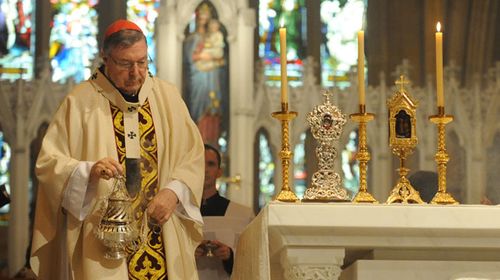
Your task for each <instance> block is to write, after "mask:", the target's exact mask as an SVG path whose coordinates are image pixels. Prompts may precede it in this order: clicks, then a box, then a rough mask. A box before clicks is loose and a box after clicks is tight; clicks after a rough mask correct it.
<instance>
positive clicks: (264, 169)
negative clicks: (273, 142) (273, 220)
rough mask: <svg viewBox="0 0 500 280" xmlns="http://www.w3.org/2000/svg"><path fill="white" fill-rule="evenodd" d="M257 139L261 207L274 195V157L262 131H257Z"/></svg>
mask: <svg viewBox="0 0 500 280" xmlns="http://www.w3.org/2000/svg"><path fill="white" fill-rule="evenodd" d="M257 141H258V151H257V152H258V160H257V164H258V166H257V171H258V181H257V186H258V194H257V195H258V198H257V199H258V207H259V209H261V208H262V207H264V206H265V205H266V204H267V203H268V202H269V201H271V199H272V197H273V196H274V190H275V186H274V171H275V166H274V158H273V155H272V153H271V148H270V147H269V140H268V138H267V134H266V133H265V132H264V131H262V130H261V131H259V133H258V134H257Z"/></svg>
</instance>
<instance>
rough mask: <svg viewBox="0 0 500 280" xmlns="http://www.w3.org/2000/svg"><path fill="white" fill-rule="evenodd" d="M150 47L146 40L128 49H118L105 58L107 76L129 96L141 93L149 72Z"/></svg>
mask: <svg viewBox="0 0 500 280" xmlns="http://www.w3.org/2000/svg"><path fill="white" fill-rule="evenodd" d="M147 51H148V47H147V45H146V42H145V41H144V40H140V41H137V42H136V43H135V44H133V45H132V46H130V47H128V48H120V47H117V48H115V49H113V50H112V51H111V53H110V54H109V55H107V56H105V57H104V63H105V67H106V75H107V76H108V78H109V79H110V80H111V81H112V82H113V84H114V85H115V86H116V87H117V88H118V89H119V90H120V91H122V92H123V93H125V94H127V95H135V94H137V93H138V92H139V90H140V88H141V86H142V84H143V83H144V80H145V79H146V75H147V72H148V53H147Z"/></svg>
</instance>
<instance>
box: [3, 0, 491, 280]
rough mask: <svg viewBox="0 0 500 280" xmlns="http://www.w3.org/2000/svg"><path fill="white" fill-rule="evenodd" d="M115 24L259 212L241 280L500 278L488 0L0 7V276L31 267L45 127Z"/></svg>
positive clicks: (12, 0) (246, 243)
mask: <svg viewBox="0 0 500 280" xmlns="http://www.w3.org/2000/svg"><path fill="white" fill-rule="evenodd" d="M121 18H127V19H129V20H131V21H134V22H136V23H137V24H138V25H139V26H140V27H141V29H142V30H143V32H144V34H145V35H146V39H147V43H148V55H149V59H150V62H149V71H150V73H151V74H152V75H155V76H158V77H159V78H161V79H163V80H166V81H169V82H171V83H173V84H174V85H176V86H177V87H178V89H179V91H180V93H181V94H182V97H183V98H184V100H185V102H186V105H187V107H188V110H189V112H190V114H191V116H192V118H193V120H194V122H195V123H196V124H197V125H198V127H199V129H200V133H201V135H202V138H203V140H204V141H205V142H206V143H210V144H212V145H214V146H216V147H217V148H218V149H219V150H220V151H221V153H222V157H223V160H222V163H223V168H224V175H223V177H222V178H220V180H219V193H220V194H221V195H223V196H225V197H227V198H229V199H231V200H232V201H236V202H238V203H241V204H243V205H245V206H248V207H251V208H252V209H253V210H254V212H255V214H256V215H257V218H256V220H255V222H254V223H252V224H251V226H252V227H249V228H247V230H246V231H245V232H244V233H242V235H241V239H240V245H241V248H238V250H248V252H251V253H248V254H247V255H244V256H243V255H242V256H241V261H242V262H243V261H248V262H247V264H249V265H248V266H247V267H244V265H243V264H241V263H238V260H237V261H236V263H235V271H236V273H237V275H236V276H235V277H234V278H235V279H346V280H347V279H500V257H499V256H500V245H499V244H500V242H498V241H500V222H497V220H499V219H498V218H497V217H498V216H495V215H496V214H500V212H499V211H500V208H498V205H500V185H499V183H498V182H500V172H499V171H500V167H499V166H500V122H499V121H498V120H500V1H498V0H454V1H446V0H183V1H177V0H127V1H104V0H100V1H99V0H87V1H85V0H70V1H67V0H66V1H62V0H60V1H48V0H47V1H32V0H0V104H1V106H0V186H3V188H4V189H5V191H6V192H7V193H8V195H9V197H10V203H7V204H6V205H5V206H3V207H1V206H0V279H3V278H2V277H5V279H11V278H9V277H14V276H15V275H16V274H17V273H18V272H19V271H20V270H21V269H22V268H23V267H25V265H26V252H27V250H29V249H28V246H29V243H30V232H31V229H30V228H31V219H32V215H33V211H34V210H33V204H34V198H35V196H36V186H37V179H36V176H35V175H34V164H35V162H36V158H37V153H38V151H39V150H40V146H41V142H42V139H43V136H44V132H45V130H46V129H47V126H48V124H49V123H50V120H51V118H52V116H53V114H54V112H55V111H56V110H57V108H58V106H59V104H60V102H61V100H62V99H63V98H64V96H65V95H66V94H67V93H68V92H70V90H71V89H72V88H73V87H75V85H77V84H78V83H79V82H81V81H83V80H86V79H88V78H89V77H90V75H91V73H92V71H93V69H95V68H96V67H98V66H99V65H100V64H101V60H100V57H99V48H100V46H101V43H102V42H101V39H102V37H103V34H104V31H105V29H106V27H107V26H108V25H109V24H110V23H112V22H114V21H115V20H117V19H121ZM438 22H439V28H440V30H437V24H438ZM200 26H203V28H200ZM280 30H284V33H285V34H286V35H285V36H283V35H281V34H280ZM361 30H363V33H361V32H360V31H361ZM199 38H202V39H199ZM438 38H439V39H438ZM200 40H203V41H202V42H201V43H200ZM360 43H363V44H360ZM438 45H439V47H440V48H441V50H439V48H438ZM360 46H361V47H360ZM282 47H283V48H282ZM203 55H206V56H209V57H210V58H209V59H205V60H203V59H200V60H196V59H194V58H195V57H198V56H200V57H202V56H203ZM361 57H362V58H363V60H362V62H363V64H360V61H361ZM440 60H441V64H440V63H439V62H440ZM283 68H285V69H286V71H285V72H284V74H283ZM284 104H286V106H284ZM322 105H324V106H326V107H328V109H324V108H326V107H324V106H323V107H321V106H322ZM318 110H319V111H321V110H333V111H334V112H335V114H334V123H333V124H334V125H332V120H331V119H324V118H323V117H324V116H325V115H321V116H320V121H322V123H321V124H317V123H314V117H315V115H314V114H315V113H318ZM288 112H295V113H296V114H295V113H294V114H291V115H293V116H292V117H281V118H280V117H279V115H280V114H281V115H282V116H283V115H287V116H288V115H290V114H288ZM285 113H286V114H285ZM320 113H321V112H320ZM322 114H324V111H322ZM331 116H332V115H328V117H331ZM366 116H370V117H369V118H368V117H366ZM321 118H323V119H321ZM340 121H342V124H340V123H339V122H340ZM400 121H401V124H400ZM406 125H407V126H406ZM331 129H333V130H334V132H333V134H334V136H332V135H330V134H329V136H324V134H321V133H318V130H319V131H320V132H325V131H327V132H328V131H330V132H329V133H332V132H331ZM408 129H409V130H408ZM400 130H401V133H400V132H399V131H400ZM327 142H328V143H327ZM323 145H326V146H328V147H327V148H325V147H326V146H323ZM318 147H322V148H324V149H329V150H328V151H325V150H324V149H323V150H321V148H320V149H319V150H318ZM327 169H328V170H327ZM327 171H328V172H327ZM322 172H324V173H322ZM333 173H335V174H337V175H338V176H339V180H340V181H339V183H338V184H337V183H333V185H335V186H333V187H332V188H333V189H334V190H335V191H339V192H342V194H334V195H333V198H332V197H331V196H329V197H327V198H325V199H323V198H324V197H323V196H322V193H321V191H318V192H317V193H315V194H313V198H312V199H311V201H312V202H308V201H307V200H308V197H309V196H308V195H309V194H310V193H311V192H312V191H315V190H317V189H322V188H323V187H325V186H324V185H322V184H321V182H319V183H318V181H317V180H316V179H318V177H316V176H320V177H321V176H326V177H328V176H330V175H331V174H333ZM318 174H320V175H318ZM325 174H329V175H325ZM318 180H320V179H318ZM325 181H328V180H326V179H325ZM328 182H329V181H328ZM330 183H331V182H330ZM408 185H409V187H410V188H408V187H407V186H408ZM315 188H316V189H315ZM325 188H326V187H325ZM284 190H286V191H287V192H289V193H292V194H293V199H287V198H285V199H282V198H280V196H279V195H280V194H281V193H282V192H283V191H284ZM329 190H330V189H329ZM417 190H418V193H417V194H415V192H416V191H417ZM443 190H444V192H445V193H446V194H447V197H448V198H451V199H452V200H451V201H445V202H443V201H441V202H440V201H438V202H437V203H436V200H432V199H433V197H434V195H435V193H436V192H437V193H440V192H441V191H443ZM405 191H409V193H405ZM360 193H361V194H363V193H365V194H368V196H369V197H371V199H373V200H368V201H362V200H361V199H360ZM414 195H416V196H414ZM357 199H358V200H357ZM301 200H303V201H301ZM431 200H432V202H431ZM318 201H319V202H318ZM374 202H376V203H374ZM308 203H309V204H308ZM440 204H443V205H440ZM336 206H337V207H336ZM370 207H374V208H373V209H370ZM424 211H425V212H424ZM325 213H326V214H327V215H331V216H328V217H330V218H326V217H325V216H324V215H325ZM281 215H283V216H281ZM307 215H311V216H307ZM336 215H340V216H336ZM384 215H386V216H389V217H392V218H391V219H389V218H388V219H387V220H385V219H381V220H378V219H379V218H380V217H381V216H384ZM439 215H442V216H443V217H447V220H446V222H442V220H441V219H439V218H436V216H439ZM331 217H337V218H331ZM370 217H371V218H370ZM329 219H330V220H329ZM331 220H334V221H331ZM377 221H378V222H379V223H378V224H377ZM263 228H265V229H264V230H263ZM356 229H359V230H364V233H360V232H359V231H358V230H356ZM264 233H266V235H265V236H264ZM277 240H281V241H277ZM304 240H307V242H305V243H303V241H304ZM313 240H316V243H315V242H313ZM338 240H340V241H338ZM252 242H253V243H252ZM255 242H258V244H259V246H252V244H253V245H255V244H256V243H255ZM262 244H267V245H269V248H261V247H262V246H264V245H262ZM395 244H397V245H395ZM464 244H465V245H464ZM257 247H259V248H257ZM433 247H434V249H435V250H440V251H439V252H436V251H432V248H433ZM436 248H437V249H436ZM446 252H449V254H447V253H446ZM254 254H255V255H254ZM318 255H319V256H321V258H319V257H317V256H318ZM431 255H432V257H431ZM451 255H453V257H451ZM238 256H239V255H238ZM238 256H237V257H238ZM255 256H257V257H255ZM306 257H307V258H306ZM324 259H327V260H331V261H324ZM398 261H399V263H398ZM255 262H257V263H256V264H254V263H255ZM250 263H252V264H251V265H250ZM259 263H260V264H259ZM262 263H265V264H267V266H266V265H262ZM394 267H397V269H395V268H394ZM252 269H253V271H252ZM256 271H259V273H261V274H252V273H256ZM370 271H377V273H378V272H380V271H391V273H392V274H390V276H387V278H386V277H385V276H377V277H382V278H377V277H376V278H370V274H369V272H370ZM408 271H420V272H419V273H422V274H418V273H417V272H415V274H414V275H413V274H412V276H411V277H409V278H399V277H400V275H402V274H398V273H408ZM425 271H428V272H429V273H430V274H429V275H431V274H432V275H434V277H435V278H432V277H430V278H429V276H428V275H427V274H425V273H424V272H425ZM436 271H439V273H440V274H439V273H436ZM482 273H484V274H482ZM238 275H241V276H238ZM245 275H246V276H245ZM248 275H254V276H253V277H255V275H259V278H245V277H248ZM314 275H316V276H314ZM374 275H384V274H371V277H375V276H374ZM385 275H389V274H385ZM398 275H399V276H398ZM435 275H439V276H435ZM306 276H307V277H318V278H307V277H306ZM391 277H392V278H391ZM412 277H413V278H412ZM461 277H462V278H461ZM466 277H469V278H466ZM474 277H476V278H474ZM481 277H483V278H481ZM488 277H489V278H488Z"/></svg>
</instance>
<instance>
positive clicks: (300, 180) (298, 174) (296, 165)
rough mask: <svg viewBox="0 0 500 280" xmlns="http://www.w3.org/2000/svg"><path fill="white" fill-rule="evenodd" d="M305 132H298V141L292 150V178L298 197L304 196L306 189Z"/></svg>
mask: <svg viewBox="0 0 500 280" xmlns="http://www.w3.org/2000/svg"><path fill="white" fill-rule="evenodd" d="M306 135H307V134H306V133H305V132H304V133H302V134H300V142H299V143H298V144H297V145H296V146H295V149H294V152H293V179H294V192H295V194H296V195H297V197H298V198H300V199H302V198H303V197H304V192H305V191H306V188H307V185H306V178H307V170H306V161H305V159H306V147H305V142H306Z"/></svg>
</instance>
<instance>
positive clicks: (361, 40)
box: [358, 30, 365, 105]
mask: <svg viewBox="0 0 500 280" xmlns="http://www.w3.org/2000/svg"><path fill="white" fill-rule="evenodd" d="M358 93H359V105H365V32H364V31H363V30H360V31H358Z"/></svg>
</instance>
